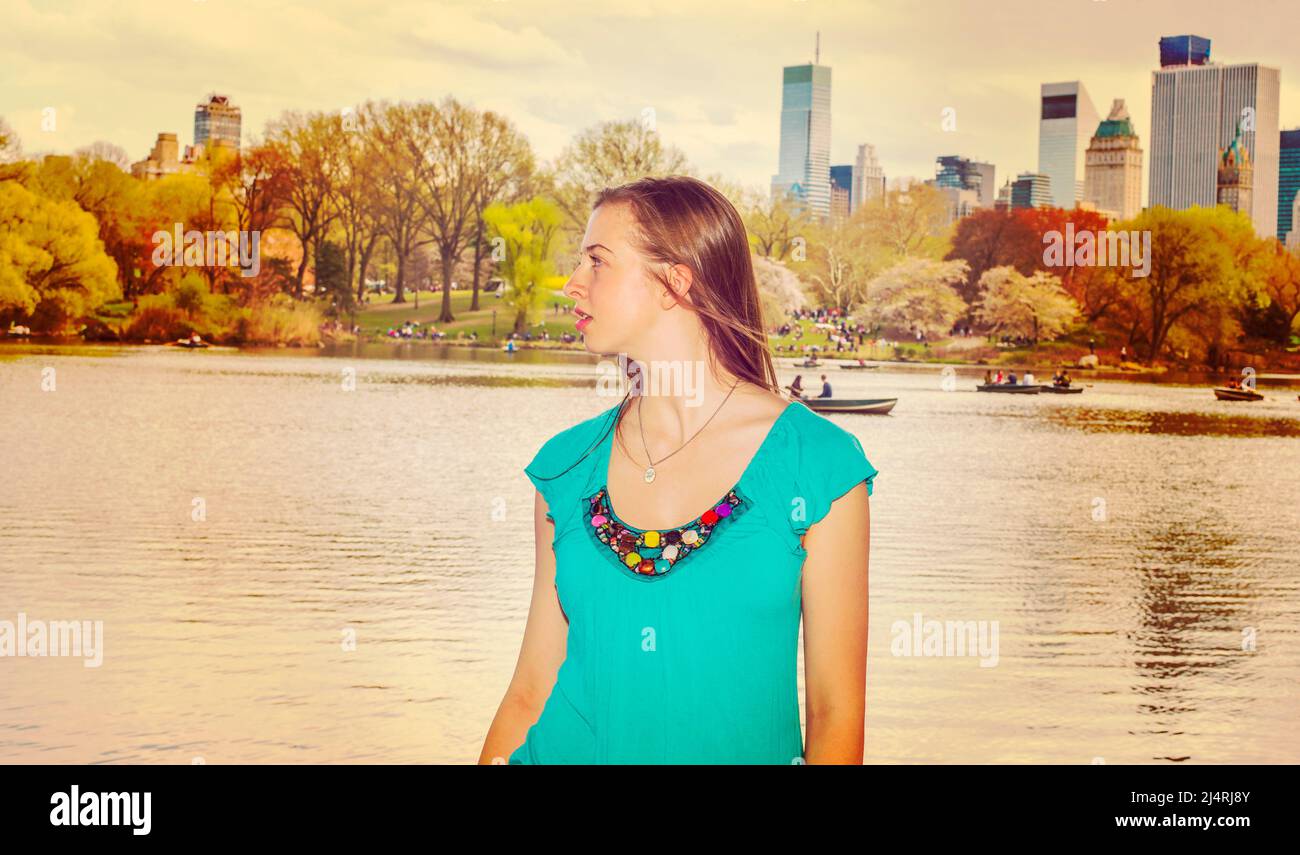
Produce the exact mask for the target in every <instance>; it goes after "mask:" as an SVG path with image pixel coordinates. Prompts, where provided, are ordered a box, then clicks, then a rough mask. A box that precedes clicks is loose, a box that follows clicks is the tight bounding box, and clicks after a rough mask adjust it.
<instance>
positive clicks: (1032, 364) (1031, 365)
mask: <svg viewBox="0 0 1300 855" xmlns="http://www.w3.org/2000/svg"><path fill="white" fill-rule="evenodd" d="M386 344H392V345H409V344H415V345H420V346H424V347H429V348H430V349H433V348H439V349H446V348H462V349H465V350H480V351H481V350H485V349H486V350H488V351H490V352H496V353H500V354H501V358H502V359H503V360H508V359H509V358H510V357H511V356H512V355H513V354H510V353H507V352H505V351H504V350H503V347H502V345H501V344H500V343H496V342H485V341H477V342H476V341H469V340H457V339H451V340H446V339H444V340H437V341H430V340H428V339H407V338H402V339H394V338H389V337H387V336H365V337H356V338H353V339H350V340H344V341H328V340H326V341H321V342H319V343H317V344H314V345H289V344H242V345H227V344H217V343H215V342H209V345H210V346H209V347H207V348H198V349H196V350H194V351H191V352H202V351H204V350H208V351H217V352H223V353H230V352H237V351H248V352H254V351H284V352H301V353H318V352H320V351H333V352H335V353H336V352H337V351H340V350H347V349H349V348H353V347H374V346H382V345H386ZM10 348H12V349H13V352H21V351H22V349H24V348H31V349H33V350H45V349H51V350H62V349H66V350H74V349H77V348H95V349H119V348H141V349H143V348H167V349H169V350H186V348H181V347H174V346H172V345H171V343H170V342H144V341H88V340H84V339H82V338H81V337H80V336H31V337H24V338H4V337H0V355H3V354H4V352H5V351H6V350H10ZM335 353H330V354H329V355H331V356H333V355H335ZM514 353H517V354H518V353H529V354H542V353H556V354H564V355H566V356H575V357H577V356H584V357H591V358H595V359H600V358H609V357H608V356H605V357H602V356H601V355H600V354H594V353H591V352H589V351H587V349H586V348H584V347H582V346H581V345H578V346H574V345H570V344H560V343H548V345H547V346H540V347H539V346H538V344H537V343H536V342H518V341H516V345H515V351H514ZM771 356H772V360H773V363H774V364H775V365H776V366H778V367H779V368H781V369H784V370H793V371H796V372H798V371H799V370H800V369H802V370H804V371H808V372H816V371H821V370H827V369H829V370H830V371H833V372H835V374H834V375H832V376H847V375H841V374H839V371H841V370H843V369H841V368H840V366H841V365H856V364H857V357H833V356H829V355H823V356H822V357H821V358H820V364H818V365H815V366H803V365H800V364H799V363H800V362H802V361H804V360H805V359H806V358H807V357H804V356H791V355H788V354H784V353H781V354H778V353H773V354H771ZM361 358H375V357H365V356H362V357H361ZM863 362H864V363H865V364H866V365H867V366H871V367H874V368H881V369H888V370H904V371H906V370H918V371H920V370H924V371H931V372H932V371H934V370H935V369H940V370H942V369H943V368H945V367H952V368H953V369H954V370H955V371H961V373H962V374H970V375H972V376H974V375H978V373H979V372H980V371H981V370H993V371H996V370H998V369H1002V370H1004V371H1005V370H1008V369H1010V370H1014V371H1017V372H1022V371H1024V370H1025V369H1028V370H1029V371H1030V372H1032V373H1033V374H1035V375H1036V379H1037V375H1040V374H1042V375H1043V376H1046V377H1050V376H1051V372H1052V371H1055V370H1057V369H1061V368H1064V369H1065V370H1067V371H1069V372H1070V373H1071V374H1072V375H1073V376H1074V379H1075V380H1076V381H1086V380H1089V379H1097V380H1103V379H1104V380H1159V379H1165V380H1167V381H1172V382H1177V381H1176V380H1173V378H1174V377H1188V378H1193V377H1216V376H1217V377H1223V376H1224V375H1225V374H1231V375H1232V376H1236V373H1235V372H1231V371H1225V370H1223V369H1216V368H1210V367H1183V366H1171V365H1154V366H1143V365H1140V364H1137V363H1123V364H1118V365H1117V364H1109V363H1101V364H1099V365H1098V366H1097V367H1095V368H1090V367H1080V366H1078V365H1070V364H1066V363H1063V362H1048V361H1047V359H1023V360H1016V361H1005V362H999V363H997V364H996V365H992V364H990V363H988V362H987V361H983V360H958V359H952V358H946V359H935V360H921V359H866V358H864V359H863ZM850 370H851V369H850ZM860 370H862V371H863V372H864V376H869V372H870V371H871V368H863V369H860ZM1255 376H1256V378H1257V379H1259V380H1269V381H1274V382H1279V383H1281V384H1290V383H1300V372H1286V371H1261V372H1257V373H1256V375H1255ZM1193 382H1196V381H1193Z"/></svg>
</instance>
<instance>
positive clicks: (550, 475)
mask: <svg viewBox="0 0 1300 855" xmlns="http://www.w3.org/2000/svg"><path fill="white" fill-rule="evenodd" d="M567 433H568V432H567V431H566V432H562V433H558V434H556V435H555V436H553V437H551V438H550V439H548V440H547V441H546V442H544V443H542V447H541V448H539V449H538V450H537V453H536V454H534V455H533V459H532V460H531V461H529V463H528V465H527V466H525V467H524V474H525V475H527V476H528V480H529V481H531V482H532V484H533V486H534V487H536V488H537V492H539V493H541V494H542V499H543V500H545V502H546V517H547V519H549V520H550V521H551V522H553V523H555V531H556V533H557V534H558V533H559V532H560V531H561V529H562V528H563V526H564V524H565V523H566V522H568V516H569V514H570V513H571V512H572V511H573V510H575V508H576V497H575V499H574V501H569V498H570V495H571V491H570V490H569V489H568V487H569V484H570V478H569V477H568V476H569V474H570V473H566V472H565V471H564V470H565V469H566V468H567V467H568V466H569V464H571V463H573V459H571V458H568V455H567V451H568V449H569V442H568V436H567ZM574 456H576V452H575V455H574ZM566 458H568V459H566Z"/></svg>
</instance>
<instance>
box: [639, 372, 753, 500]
mask: <svg viewBox="0 0 1300 855" xmlns="http://www.w3.org/2000/svg"><path fill="white" fill-rule="evenodd" d="M739 385H740V381H739V380H737V381H736V382H735V383H732V384H731V389H730V390H729V391H728V392H727V395H726V397H725V398H723V399H722V404H725V403H727V398H730V397H731V393H732V392H734V391H736V387H737V386H739ZM642 397H644V396H642ZM722 404H718V409H716V410H714V411H713V416H716V415H717V414H718V412H719V411H720V410H721V409H722ZM713 416H709V418H708V421H706V422H705V423H704V424H702V425H700V430H697V431H696V432H695V433H693V434H691V437H690V439H688V440H686V442H683V443H682V444H681V445H679V446H677V449H676V450H675V451H672V452H669V453H668V454H667V455H665V456H664V457H661V458H659V459H658V460H654V459H652V458H651V457H650V447H649V446H647V445H646V441H645V422H643V421H642V420H641V398H638V399H637V402H636V421H637V427H638V428H639V429H640V431H641V447H642V448H644V449H645V459H646V460H648V461H650V465H649V466H647V467H646V468H645V482H646V483H647V484H653V483H654V481H655V466H656V465H658V464H660V463H663V462H664V461H665V460H667V459H668V458H669V457H672V456H673V455H674V454H676V453H677V452H678V451H681V450H682V449H683V448H685V447H686V445H687V443H689V442H690V441H691V439H695V437H697V436H699V435H700V431H702V430H704V429H705V428H706V427H708V426H709V422H711V421H713Z"/></svg>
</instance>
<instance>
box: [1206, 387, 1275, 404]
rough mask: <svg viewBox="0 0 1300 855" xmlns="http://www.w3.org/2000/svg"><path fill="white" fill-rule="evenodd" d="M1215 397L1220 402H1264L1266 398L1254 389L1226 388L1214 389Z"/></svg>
mask: <svg viewBox="0 0 1300 855" xmlns="http://www.w3.org/2000/svg"><path fill="white" fill-rule="evenodd" d="M1214 397H1216V398H1218V399H1219V400H1220V401H1262V400H1264V396H1263V395H1261V394H1259V393H1258V392H1256V391H1255V390H1254V389H1229V388H1227V387H1224V386H1216V387H1214Z"/></svg>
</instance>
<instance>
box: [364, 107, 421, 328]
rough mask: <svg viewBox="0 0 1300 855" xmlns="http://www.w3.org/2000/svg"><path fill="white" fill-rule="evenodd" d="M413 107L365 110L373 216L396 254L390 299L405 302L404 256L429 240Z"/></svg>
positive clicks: (416, 110)
mask: <svg viewBox="0 0 1300 855" xmlns="http://www.w3.org/2000/svg"><path fill="white" fill-rule="evenodd" d="M418 110H419V105H415V106H412V105H407V104H388V103H378V104H375V103H371V104H367V105H366V110H365V116H366V127H367V128H368V130H369V133H368V134H367V137H366V141H367V143H368V149H367V157H369V158H370V160H371V162H372V163H373V164H374V166H375V171H374V173H373V175H374V181H373V184H372V185H371V188H370V192H371V193H372V198H373V200H374V204H375V211H376V221H377V223H378V225H379V230H380V232H381V233H382V234H383V235H384V236H385V237H386V238H388V242H389V243H390V244H391V245H392V249H393V254H394V255H395V257H396V259H397V270H396V277H395V279H396V281H395V283H394V286H393V291H394V293H393V302H394V303H405V302H406V294H405V289H406V279H405V277H406V259H408V258H410V257H411V254H412V253H413V252H414V251H415V250H416V248H418V247H420V246H423V245H424V244H426V243H428V242H429V238H427V237H425V226H426V224H427V222H428V216H429V215H428V209H427V208H426V207H425V205H424V203H423V201H422V200H421V199H420V194H421V193H422V192H423V188H422V187H421V183H420V181H419V178H418V171H419V169H420V164H421V162H422V161H423V159H424V156H425V154H424V153H426V152H428V151H429V149H430V143H429V141H428V139H427V138H426V137H425V136H424V135H422V134H421V125H420V123H419V122H418V121H417V118H416V114H417V112H418Z"/></svg>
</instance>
